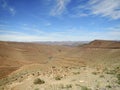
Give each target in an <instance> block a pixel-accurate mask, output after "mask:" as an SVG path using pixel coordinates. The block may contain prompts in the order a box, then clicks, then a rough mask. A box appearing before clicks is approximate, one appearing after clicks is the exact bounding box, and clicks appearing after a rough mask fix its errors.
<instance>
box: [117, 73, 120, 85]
mask: <svg viewBox="0 0 120 90" xmlns="http://www.w3.org/2000/svg"><path fill="white" fill-rule="evenodd" d="M117 83H118V84H120V74H117Z"/></svg>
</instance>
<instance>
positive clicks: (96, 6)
mask: <svg viewBox="0 0 120 90" xmlns="http://www.w3.org/2000/svg"><path fill="white" fill-rule="evenodd" d="M88 5H89V9H90V10H91V13H92V14H95V15H100V16H102V17H109V18H111V19H120V0H90V1H89V2H88Z"/></svg>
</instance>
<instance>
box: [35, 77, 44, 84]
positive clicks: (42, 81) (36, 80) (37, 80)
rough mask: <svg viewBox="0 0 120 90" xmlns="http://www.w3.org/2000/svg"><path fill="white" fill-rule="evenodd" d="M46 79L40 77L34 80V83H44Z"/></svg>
mask: <svg viewBox="0 0 120 90" xmlns="http://www.w3.org/2000/svg"><path fill="white" fill-rule="evenodd" d="M44 83H45V81H44V80H41V79H40V78H37V79H35V80H34V84H44Z"/></svg>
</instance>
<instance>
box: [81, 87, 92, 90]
mask: <svg viewBox="0 0 120 90" xmlns="http://www.w3.org/2000/svg"><path fill="white" fill-rule="evenodd" d="M81 90H91V89H90V88H88V87H86V86H81Z"/></svg>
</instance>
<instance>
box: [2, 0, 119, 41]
mask: <svg viewBox="0 0 120 90" xmlns="http://www.w3.org/2000/svg"><path fill="white" fill-rule="evenodd" d="M95 39H103V40H120V0H0V40H2V41H25V42H26V41H90V40H95Z"/></svg>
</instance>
